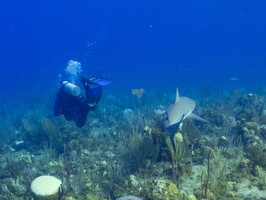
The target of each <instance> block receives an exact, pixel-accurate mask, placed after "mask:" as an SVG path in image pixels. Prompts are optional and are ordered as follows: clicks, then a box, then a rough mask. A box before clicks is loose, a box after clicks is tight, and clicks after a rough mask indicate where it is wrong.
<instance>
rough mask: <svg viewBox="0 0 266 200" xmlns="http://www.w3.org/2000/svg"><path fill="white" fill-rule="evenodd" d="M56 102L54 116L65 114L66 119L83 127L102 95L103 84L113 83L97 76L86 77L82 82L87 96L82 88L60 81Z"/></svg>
mask: <svg viewBox="0 0 266 200" xmlns="http://www.w3.org/2000/svg"><path fill="white" fill-rule="evenodd" d="M59 82H60V83H61V87H60V88H59V89H58V92H57V95H56V99H55V104H54V116H55V117H57V116H60V115H64V116H65V119H66V120H68V121H69V120H73V121H74V122H75V124H76V125H77V126H78V127H79V128H81V127H82V126H84V125H85V123H86V119H87V115H88V113H89V111H90V110H94V109H95V107H96V105H97V103H98V102H99V100H100V98H101V95H102V86H104V85H108V84H109V83H111V82H110V81H109V80H106V79H103V78H99V77H95V78H90V79H87V78H84V77H82V76H81V82H82V84H83V87H84V89H85V92H86V97H83V96H82V94H81V89H80V88H79V87H78V86H76V85H74V84H72V83H69V82H67V81H60V80H59Z"/></svg>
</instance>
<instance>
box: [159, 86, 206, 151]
mask: <svg viewBox="0 0 266 200" xmlns="http://www.w3.org/2000/svg"><path fill="white" fill-rule="evenodd" d="M195 105H196V102H195V101H193V100H192V99H190V98H188V97H180V96H179V92H178V88H176V97H175V102H174V103H172V104H171V105H170V106H169V107H168V109H167V110H166V111H165V112H164V113H163V118H162V127H163V129H164V130H165V131H166V132H167V133H168V135H169V137H170V141H171V143H172V145H173V148H174V149H175V145H174V136H175V133H176V131H177V129H178V127H179V125H180V124H181V122H182V121H183V120H184V119H186V118H192V119H196V120H199V121H202V122H205V123H209V122H208V121H207V120H205V119H203V118H201V117H199V116H198V115H196V114H194V113H193V110H194V109H195Z"/></svg>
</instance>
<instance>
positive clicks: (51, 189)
mask: <svg viewBox="0 0 266 200" xmlns="http://www.w3.org/2000/svg"><path fill="white" fill-rule="evenodd" d="M61 185H62V182H61V181H60V180H59V179H57V178H55V177H53V176H39V177H37V178H35V179H34V180H33V181H32V183H31V191H32V192H33V193H34V194H35V195H37V196H43V197H44V196H52V195H55V194H57V193H58V190H59V188H60V186H61Z"/></svg>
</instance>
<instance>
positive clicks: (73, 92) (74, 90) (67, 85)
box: [62, 81, 81, 97]
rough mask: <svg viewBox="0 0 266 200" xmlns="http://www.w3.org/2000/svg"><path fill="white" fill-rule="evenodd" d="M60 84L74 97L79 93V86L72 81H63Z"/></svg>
mask: <svg viewBox="0 0 266 200" xmlns="http://www.w3.org/2000/svg"><path fill="white" fill-rule="evenodd" d="M62 84H63V89H64V91H65V92H66V93H68V94H70V95H72V96H74V97H77V96H79V95H80V93H81V89H80V87H78V86H76V85H74V84H72V83H69V82H68V81H63V82H62Z"/></svg>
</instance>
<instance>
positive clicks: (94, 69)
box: [0, 0, 266, 101]
mask: <svg viewBox="0 0 266 200" xmlns="http://www.w3.org/2000/svg"><path fill="white" fill-rule="evenodd" d="M265 10H266V1H264V0H256V1H251V0H235V1H229V0H223V1H220V0H219V1H218V0H205V1H203V0H165V1H162V0H146V1H144V0H134V1H133V0H126V1H125V0H124V1H122V0H120V1H119V0H113V1H108V0H75V1H74V0H56V1H54V0H2V1H1V7H0V61H1V67H0V78H1V87H0V92H1V94H2V95H3V96H5V98H7V99H8V98H9V97H10V98H11V97H12V98H13V97H14V96H16V95H17V94H20V95H21V94H22V95H23V94H25V95H26V94H27V95H29V94H31V93H32V94H42V93H50V92H52V91H55V89H56V85H57V84H56V80H57V76H58V74H60V73H61V74H62V75H63V76H65V74H64V69H65V68H66V65H67V62H68V61H69V60H76V61H79V62H80V63H82V68H83V73H84V74H93V75H97V76H103V77H106V78H108V79H111V80H112V81H113V83H112V84H111V85H110V86H108V88H107V87H106V88H105V94H112V93H113V94H117V92H118V91H122V92H123V93H125V94H126V93H127V91H128V94H130V92H131V89H132V88H140V87H143V88H145V89H146V90H149V89H152V90H158V91H161V92H163V91H167V92H169V91H173V93H174V90H175V87H177V86H178V87H179V88H181V89H180V90H183V91H185V90H186V89H189V88H200V87H203V86H204V85H206V84H208V85H211V86H213V87H215V88H221V89H223V88H224V89H225V88H226V89H232V90H233V89H237V88H239V87H244V88H246V89H247V92H249V91H250V92H259V91H261V92H262V89H263V86H265V79H264V77H265V74H266V73H265V72H266V70H265V67H266V37H265V35H266V12H265ZM65 77H66V76H65ZM231 78H235V79H236V80H230V79H231ZM66 79H67V77H66ZM49 101H50V99H49Z"/></svg>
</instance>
